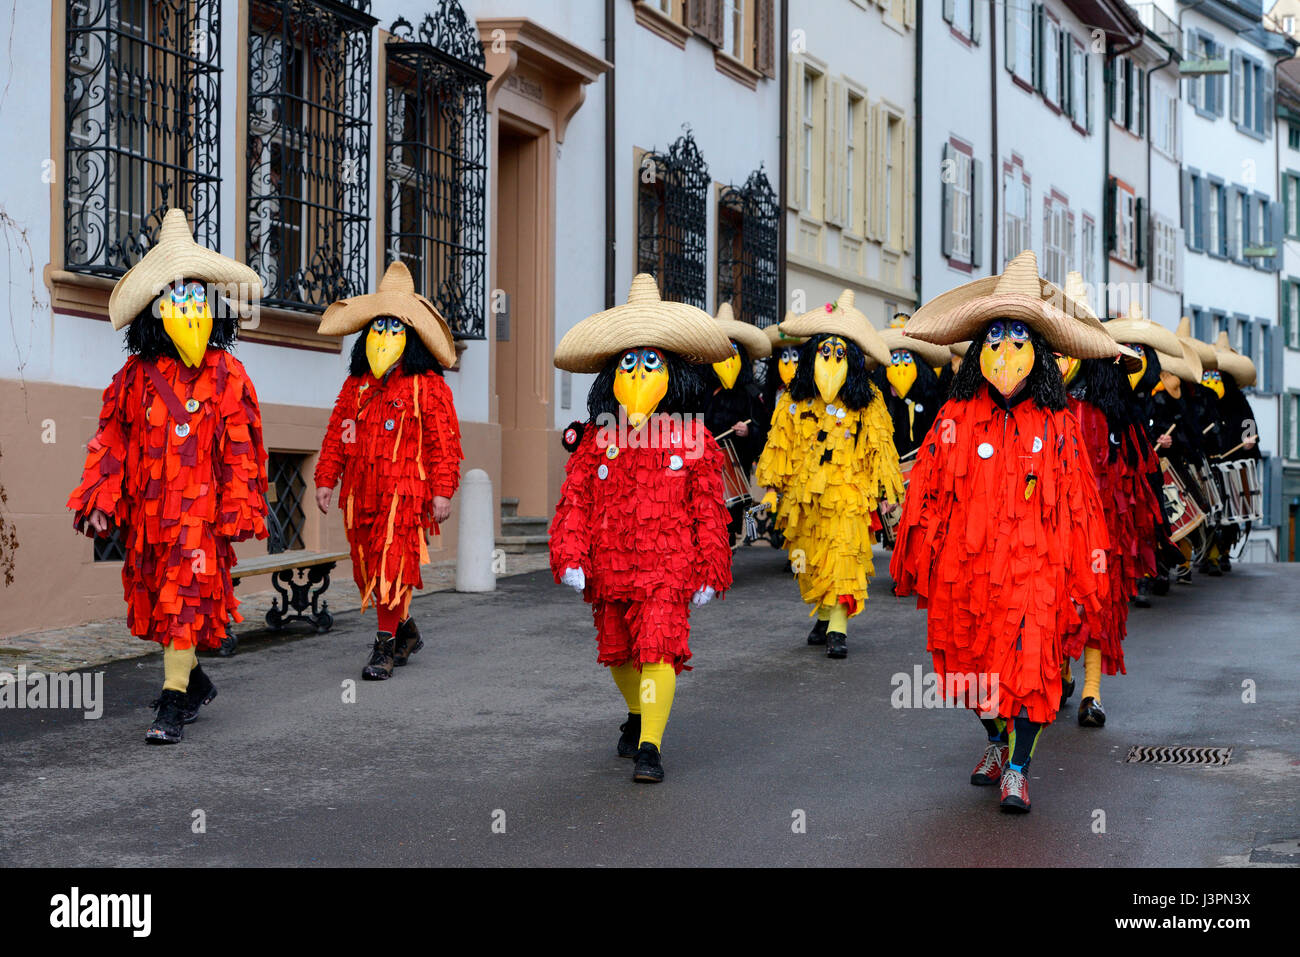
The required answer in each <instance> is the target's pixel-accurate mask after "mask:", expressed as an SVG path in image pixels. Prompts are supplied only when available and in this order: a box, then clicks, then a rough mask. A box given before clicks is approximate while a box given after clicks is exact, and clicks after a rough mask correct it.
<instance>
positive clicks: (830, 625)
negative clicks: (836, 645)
mask: <svg viewBox="0 0 1300 957" xmlns="http://www.w3.org/2000/svg"><path fill="white" fill-rule="evenodd" d="M817 620H818V621H824V622H827V625H826V630H827V631H828V632H831V631H833V632H835V633H836V634H837V635H844V634H848V630H849V609H848V608H847V607H846V606H844V605H841V604H839V603H838V602H837V603H836V604H834V605H818V606H817Z"/></svg>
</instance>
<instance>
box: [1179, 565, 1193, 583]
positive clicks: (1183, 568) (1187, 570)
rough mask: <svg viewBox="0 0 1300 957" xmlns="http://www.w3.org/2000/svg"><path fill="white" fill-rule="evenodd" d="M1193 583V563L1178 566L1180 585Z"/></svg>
mask: <svg viewBox="0 0 1300 957" xmlns="http://www.w3.org/2000/svg"><path fill="white" fill-rule="evenodd" d="M1191 583H1192V563H1191V562H1188V563H1187V564H1186V565H1180V566H1178V584H1180V585H1190V584H1191Z"/></svg>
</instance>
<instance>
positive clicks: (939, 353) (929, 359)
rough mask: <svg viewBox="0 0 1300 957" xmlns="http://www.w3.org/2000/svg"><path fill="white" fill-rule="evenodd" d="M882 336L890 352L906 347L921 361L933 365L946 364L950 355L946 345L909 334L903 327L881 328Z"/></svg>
mask: <svg viewBox="0 0 1300 957" xmlns="http://www.w3.org/2000/svg"><path fill="white" fill-rule="evenodd" d="M880 338H881V339H883V340H884V342H885V348H886V349H888V350H889V351H890V352H893V351H894V350H895V349H906V350H907V351H908V352H910V353H912V354H913V355H914V356H916V357H917V358H918V359H919V360H920V361H921V362H923V363H925V364H926V365H928V366H931V367H933V366H941V365H944V364H945V363H946V362H947V361H948V359H949V357H950V354H949V352H948V349H947V348H946V347H945V346H936V345H935V344H934V343H932V342H926V341H925V340H924V339H917V338H916V337H915V336H909V335H907V334H906V333H904V332H903V330H902V329H899V328H896V327H893V326H891V327H890V328H888V329H881V330H880Z"/></svg>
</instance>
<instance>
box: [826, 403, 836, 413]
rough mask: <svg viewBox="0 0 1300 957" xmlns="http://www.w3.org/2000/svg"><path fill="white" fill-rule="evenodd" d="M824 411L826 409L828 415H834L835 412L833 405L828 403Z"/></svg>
mask: <svg viewBox="0 0 1300 957" xmlns="http://www.w3.org/2000/svg"><path fill="white" fill-rule="evenodd" d="M826 411H827V412H828V413H829V414H830V415H834V414H835V406H833V405H828V406H826Z"/></svg>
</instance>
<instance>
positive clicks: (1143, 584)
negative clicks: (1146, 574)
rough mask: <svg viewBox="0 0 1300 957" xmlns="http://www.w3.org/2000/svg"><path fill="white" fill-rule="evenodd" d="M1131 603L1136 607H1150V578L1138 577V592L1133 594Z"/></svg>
mask: <svg viewBox="0 0 1300 957" xmlns="http://www.w3.org/2000/svg"><path fill="white" fill-rule="evenodd" d="M1133 604H1134V605H1136V606H1137V607H1138V608H1150V607H1151V579H1149V578H1139V579H1138V593H1137V594H1136V595H1134V596H1133Z"/></svg>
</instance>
